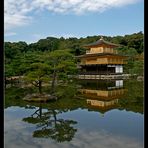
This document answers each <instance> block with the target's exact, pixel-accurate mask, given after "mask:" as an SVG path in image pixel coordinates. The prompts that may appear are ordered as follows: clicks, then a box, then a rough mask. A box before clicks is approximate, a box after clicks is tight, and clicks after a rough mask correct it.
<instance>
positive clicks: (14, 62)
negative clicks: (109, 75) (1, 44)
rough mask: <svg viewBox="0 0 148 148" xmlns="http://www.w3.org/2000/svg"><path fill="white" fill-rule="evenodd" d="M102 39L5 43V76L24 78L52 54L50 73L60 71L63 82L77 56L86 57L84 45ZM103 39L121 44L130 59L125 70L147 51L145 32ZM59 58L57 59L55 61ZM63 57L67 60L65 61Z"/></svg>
mask: <svg viewBox="0 0 148 148" xmlns="http://www.w3.org/2000/svg"><path fill="white" fill-rule="evenodd" d="M100 37H101V36H88V37H86V38H80V39H77V38H68V39H65V38H63V37H61V38H55V37H47V38H46V39H40V40H39V41H38V42H36V43H31V44H29V45H28V44H27V43H25V42H22V41H19V42H13V43H11V42H5V76H6V77H7V76H8V77H10V76H15V75H24V74H25V73H26V72H27V71H28V70H29V68H28V66H29V65H30V64H31V63H38V62H41V63H44V61H45V60H46V59H45V58H43V56H42V55H44V57H46V56H47V55H49V58H48V60H49V62H48V64H49V65H50V64H51V67H50V69H51V71H50V72H51V73H52V72H53V71H54V69H56V70H57V72H60V74H59V77H61V78H63V79H64V78H65V76H66V74H68V75H69V74H75V73H76V70H75V66H73V63H76V62H75V61H74V56H75V55H76V56H77V55H80V54H84V53H85V51H86V49H85V48H84V47H83V46H84V45H85V44H89V43H91V42H95V41H97V40H98V39H100ZM103 37H104V39H105V40H107V41H110V42H113V43H116V44H120V45H122V46H121V47H120V48H119V49H118V51H119V53H120V54H122V55H128V56H129V59H128V61H129V64H128V65H127V66H126V68H125V69H126V71H130V72H131V70H130V69H132V66H133V63H134V58H135V56H137V55H140V54H141V53H143V52H144V49H143V48H144V35H143V33H142V32H138V33H133V34H131V35H125V36H114V37H110V36H103ZM70 53H71V54H70ZM64 54H65V55H64ZM56 56H57V57H58V58H55V57H56ZM60 57H62V58H60ZM64 58H66V61H65V59H64ZM54 62H57V63H58V65H56V64H55V65H56V66H55V67H54V68H53V63H54ZM132 62H133V63H132ZM131 63H132V64H131ZM64 65H66V66H64ZM138 67H139V66H138ZM134 71H138V70H134Z"/></svg>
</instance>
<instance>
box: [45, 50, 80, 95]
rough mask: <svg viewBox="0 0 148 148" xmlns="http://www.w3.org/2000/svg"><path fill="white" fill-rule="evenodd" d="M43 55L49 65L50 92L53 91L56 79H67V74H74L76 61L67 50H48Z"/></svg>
mask: <svg viewBox="0 0 148 148" xmlns="http://www.w3.org/2000/svg"><path fill="white" fill-rule="evenodd" d="M45 56H46V62H47V63H48V65H49V66H50V68H49V69H50V74H51V79H52V83H51V93H54V92H55V84H56V79H68V76H69V75H74V74H76V70H77V69H76V61H75V59H74V56H73V55H72V54H71V53H70V52H69V51H68V50H55V51H52V52H48V53H47V54H46V55H45Z"/></svg>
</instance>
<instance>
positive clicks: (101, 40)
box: [84, 37, 120, 47]
mask: <svg viewBox="0 0 148 148" xmlns="http://www.w3.org/2000/svg"><path fill="white" fill-rule="evenodd" d="M101 45H109V46H112V47H119V46H120V45H118V44H114V43H111V42H108V41H105V40H104V39H103V37H101V38H100V39H99V40H98V41H96V42H93V43H90V44H87V45H84V47H96V46H101Z"/></svg>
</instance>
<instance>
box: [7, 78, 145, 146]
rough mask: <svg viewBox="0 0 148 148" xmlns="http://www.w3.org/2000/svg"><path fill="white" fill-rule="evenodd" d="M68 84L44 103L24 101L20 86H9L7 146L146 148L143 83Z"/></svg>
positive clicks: (101, 82)
mask: <svg viewBox="0 0 148 148" xmlns="http://www.w3.org/2000/svg"><path fill="white" fill-rule="evenodd" d="M70 85H71V84H70ZM70 85H69V87H67V88H64V91H62V89H60V90H59V91H60V92H61V91H62V93H63V95H62V96H63V97H62V98H61V99H59V100H58V101H56V102H48V103H42V104H39V103H28V102H24V101H23V100H22V99H21V97H23V95H25V93H26V92H25V91H24V90H23V89H22V88H17V87H11V88H8V89H6V98H5V122H4V133H5V139H4V141H5V148H20V147H21V148H49V147H50V148H59V147H61V148H90V147H91V148H125V147H126V148H143V139H144V137H143V135H144V129H143V128H144V126H143V124H144V121H143V119H144V116H143V102H144V101H143V83H142V82H137V81H133V80H132V81H123V80H120V81H119V80H118V81H111V82H110V81H94V82H93V81H82V82H79V84H78V85H77V86H78V88H79V89H75V88H74V87H70ZM27 91H31V90H27ZM71 94H75V95H74V96H75V97H71Z"/></svg>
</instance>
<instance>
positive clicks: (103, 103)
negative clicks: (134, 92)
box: [79, 80, 127, 112]
mask: <svg viewBox="0 0 148 148" xmlns="http://www.w3.org/2000/svg"><path fill="white" fill-rule="evenodd" d="M80 84H81V89H79V92H80V93H81V95H82V96H84V97H85V98H86V102H87V104H88V106H89V107H91V108H93V109H94V108H96V109H99V110H101V111H103V112H106V111H109V110H111V109H114V108H117V107H118V105H119V103H118V102H119V99H121V98H123V97H124V95H125V94H126V92H127V89H126V88H124V85H123V80H113V81H92V80H90V81H86V80H83V81H81V82H80Z"/></svg>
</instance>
